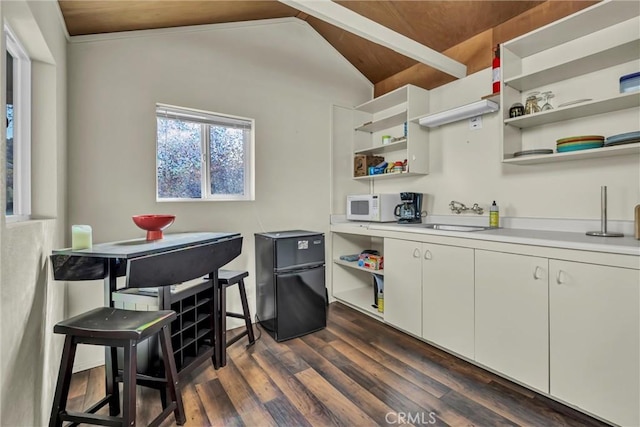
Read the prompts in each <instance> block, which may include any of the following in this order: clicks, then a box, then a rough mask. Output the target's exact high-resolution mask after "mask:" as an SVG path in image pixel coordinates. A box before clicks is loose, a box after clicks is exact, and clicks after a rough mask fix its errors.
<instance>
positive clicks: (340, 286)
mask: <svg viewBox="0 0 640 427" xmlns="http://www.w3.org/2000/svg"><path fill="white" fill-rule="evenodd" d="M331 240H332V251H331V252H332V258H333V263H332V266H331V268H332V282H333V288H332V289H333V297H334V298H335V299H337V300H338V301H340V302H342V303H344V304H346V305H348V306H350V307H353V308H355V309H357V310H359V311H361V312H363V313H365V314H369V315H371V316H374V317H376V318H379V319H382V318H383V313H380V312H378V310H377V309H376V308H375V307H373V303H374V301H375V300H374V291H373V280H374V278H373V275H374V274H379V275H384V270H372V269H370V268H362V267H358V264H357V263H356V262H347V261H343V260H341V259H339V257H340V255H351V254H359V253H361V252H362V251H363V250H365V249H375V250H377V251H378V252H380V253H381V254H384V251H383V246H384V244H383V242H384V240H383V239H382V238H381V237H375V236H365V235H358V234H349V233H337V232H333V233H332V239H331Z"/></svg>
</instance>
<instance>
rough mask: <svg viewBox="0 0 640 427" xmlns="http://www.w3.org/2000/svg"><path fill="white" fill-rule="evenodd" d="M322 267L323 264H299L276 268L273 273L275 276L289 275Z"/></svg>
mask: <svg viewBox="0 0 640 427" xmlns="http://www.w3.org/2000/svg"><path fill="white" fill-rule="evenodd" d="M324 266H325V265H324V263H322V264H317V263H312V264H300V265H292V266H289V267H286V268H276V269H274V272H275V274H290V273H296V272H299V271H306V270H313V269H314V268H320V267H324Z"/></svg>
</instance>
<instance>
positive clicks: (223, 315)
mask: <svg viewBox="0 0 640 427" xmlns="http://www.w3.org/2000/svg"><path fill="white" fill-rule="evenodd" d="M235 284H237V285H238V290H239V291H240V302H241V303H242V314H239V313H230V312H229V313H227V305H226V304H227V302H226V301H227V294H226V289H227V286H233V285H235ZM218 287H219V288H220V289H219V297H220V331H221V332H220V335H221V336H220V349H219V360H220V364H219V367H223V366H226V364H227V350H226V348H227V347H229V346H230V345H232V344H233V343H235V342H236V341H238V340H239V339H240V338H242V337H244V336H245V335H247V337H248V338H249V345H251V344H253V343H255V342H256V339H255V336H254V334H253V325H252V324H251V313H249V303H248V302H247V292H246V290H245V287H244V280H243V279H240V280H239V281H238V282H235V283H234V282H232V283H229V284H226V285H225V284H219V285H218ZM227 317H235V318H238V319H244V325H245V327H246V330H245V331H244V332H242V333H240V334H238V335H236V336H234V337H233V338H231V339H230V340H229V341H227ZM217 368H218V367H216V369H217Z"/></svg>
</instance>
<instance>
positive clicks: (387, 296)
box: [384, 239, 422, 336]
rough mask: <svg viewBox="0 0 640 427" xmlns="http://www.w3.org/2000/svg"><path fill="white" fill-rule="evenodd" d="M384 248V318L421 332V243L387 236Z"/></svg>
mask: <svg viewBox="0 0 640 427" xmlns="http://www.w3.org/2000/svg"><path fill="white" fill-rule="evenodd" d="M387 245H388V246H387ZM384 250H385V252H384V321H385V323H389V324H390V325H393V326H395V327H397V328H399V329H402V330H403V331H406V332H409V333H410V334H413V335H416V336H422V243H420V242H412V241H408V240H399V239H384Z"/></svg>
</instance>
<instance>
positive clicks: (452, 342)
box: [422, 243, 474, 359]
mask: <svg viewBox="0 0 640 427" xmlns="http://www.w3.org/2000/svg"><path fill="white" fill-rule="evenodd" d="M422 253H423V262H422V337H423V338H424V339H426V340H428V341H431V342H433V343H434V344H438V345H440V346H442V347H444V348H446V349H448V350H451V351H454V352H456V353H458V354H460V355H462V356H465V357H468V358H470V359H473V353H474V352H473V346H474V343H473V335H474V334H473V325H474V308H473V306H474V295H473V293H474V289H473V281H474V278H473V263H474V260H473V249H469V248H459V247H455V246H444V245H433V244H427V243H424V244H423V245H422Z"/></svg>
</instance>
